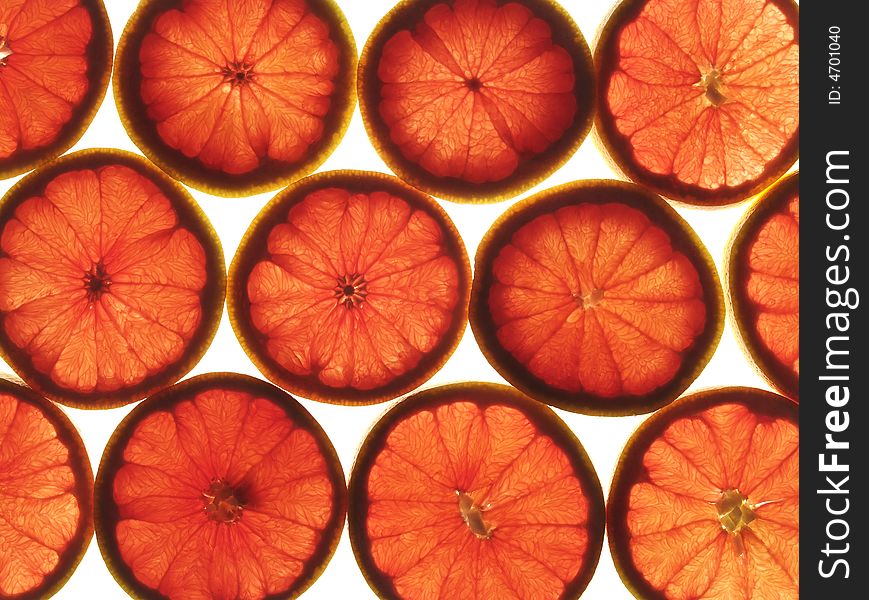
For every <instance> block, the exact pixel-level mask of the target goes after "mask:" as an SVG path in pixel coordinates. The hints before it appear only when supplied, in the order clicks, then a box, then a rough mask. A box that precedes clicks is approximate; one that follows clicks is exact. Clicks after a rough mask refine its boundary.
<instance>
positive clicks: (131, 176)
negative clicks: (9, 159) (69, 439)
mask: <svg viewBox="0 0 869 600" xmlns="http://www.w3.org/2000/svg"><path fill="white" fill-rule="evenodd" d="M225 279H226V277H225V270H224V262H223V251H222V250H221V247H220V242H219V241H218V239H217V234H216V233H215V232H214V230H213V229H212V228H211V224H210V223H209V222H208V219H207V218H206V217H205V214H204V213H203V212H202V211H201V210H200V209H199V207H198V206H197V204H196V203H195V202H194V201H193V199H192V198H191V197H190V195H189V194H188V193H187V192H186V191H185V190H184V188H182V187H181V186H180V185H178V184H177V183H175V182H174V181H172V180H171V179H169V178H168V177H166V176H165V175H163V174H162V173H161V172H160V171H159V170H157V169H155V168H154V167H153V166H152V165H151V164H150V163H148V162H147V161H146V160H144V159H143V158H140V157H138V156H136V155H134V154H130V153H127V152H121V151H119V150H103V149H100V150H85V151H82V152H76V153H74V154H70V155H68V156H64V157H62V158H60V159H58V160H56V161H55V162H53V163H52V164H51V165H49V166H46V167H43V168H42V169H39V170H38V171H35V172H34V173H32V174H30V175H28V176H27V177H25V178H24V179H22V180H21V181H20V182H19V183H18V184H16V185H15V186H14V187H13V188H12V189H11V190H9V192H8V193H7V194H6V196H5V197H4V198H3V202H2V204H0V354H2V355H3V358H4V359H5V360H6V362H7V363H9V365H10V366H11V367H12V368H13V369H15V371H16V372H17V373H18V374H19V375H20V376H21V378H22V379H24V380H25V381H26V382H27V383H28V384H29V385H30V386H31V387H33V388H34V389H36V390H37V391H39V392H40V393H42V394H44V395H46V396H48V397H49V398H51V399H52V400H57V401H58V402H62V403H64V404H67V405H69V406H75V407H77V408H106V407H111V406H118V405H121V404H125V403H127V402H132V401H134V400H139V399H141V398H142V397H144V396H146V395H148V394H150V393H151V392H153V391H155V390H157V389H159V388H162V387H164V386H166V385H168V384H171V383H173V382H174V381H176V380H178V379H179V378H180V377H181V376H182V375H184V374H185V373H187V371H189V370H190V368H192V367H193V365H194V364H195V363H196V362H197V361H198V360H199V359H200V358H201V357H202V355H203V354H204V353H205V350H206V348H207V347H208V345H209V344H210V343H211V339H212V338H213V337H214V333H215V331H216V329H217V325H218V323H219V321H220V317H221V313H222V311H223V298H224V294H225Z"/></svg>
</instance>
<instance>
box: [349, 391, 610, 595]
mask: <svg viewBox="0 0 869 600" xmlns="http://www.w3.org/2000/svg"><path fill="white" fill-rule="evenodd" d="M603 520H604V506H603V494H602V492H601V488H600V483H599V482H598V479H597V475H596V474H595V472H594V468H593V467H592V465H591V463H590V462H589V460H588V457H587V456H586V454H585V451H584V450H583V448H582V445H581V444H580V443H579V441H578V440H577V439H576V437H575V436H574V435H573V433H572V432H571V431H570V430H569V429H568V428H567V426H566V425H565V424H564V423H563V422H562V421H561V420H560V419H559V418H558V417H557V416H556V415H555V413H553V412H552V410H550V409H549V408H547V407H546V406H544V405H542V404H539V403H536V402H534V401H532V400H530V399H529V398H527V397H525V396H523V395H522V394H520V393H518V392H517V391H516V390H514V389H512V388H509V387H506V386H499V385H492V384H481V383H465V384H457V385H452V386H445V387H439V388H433V389H431V390H426V391H424V392H421V393H419V394H416V395H414V396H411V397H410V398H408V399H406V400H404V401H402V402H400V403H399V404H398V405H397V406H395V407H394V408H393V409H392V410H390V411H389V412H388V413H387V414H386V415H385V416H384V417H383V418H382V419H381V420H380V421H379V422H378V423H377V424H376V425H375V426H374V429H373V430H372V432H371V433H370V434H369V436H368V437H367V439H366V440H365V442H364V444H363V445H362V448H361V450H360V451H359V455H358V457H357V458H356V463H355V464H354V466H353V474H352V476H351V478H350V513H349V524H350V541H351V542H352V544H353V551H354V553H355V554H356V560H357V561H358V562H359V565H360V567H361V568H362V571H363V573H364V575H365V577H366V579H367V580H368V583H369V584H370V585H371V587H372V588H373V589H374V591H375V592H376V593H377V594H378V596H379V597H381V598H390V599H399V598H402V599H408V600H409V599H417V598H456V599H461V600H490V599H492V598H499V599H500V598H504V599H511V600H519V599H525V598H535V599H539V600H545V599H557V598H564V599H568V598H570V599H575V598H578V597H579V595H580V594H581V593H582V591H583V590H584V589H585V587H586V585H587V584H588V582H589V580H590V579H591V576H592V573H593V572H594V569H595V567H596V566H597V560H598V557H599V554H600V549H601V544H602V542H603V529H604V528H603Z"/></svg>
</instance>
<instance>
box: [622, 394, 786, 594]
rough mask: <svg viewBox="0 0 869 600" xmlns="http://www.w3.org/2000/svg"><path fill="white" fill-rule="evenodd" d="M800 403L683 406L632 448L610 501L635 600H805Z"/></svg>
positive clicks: (761, 398) (703, 399)
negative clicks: (801, 544) (801, 592)
mask: <svg viewBox="0 0 869 600" xmlns="http://www.w3.org/2000/svg"><path fill="white" fill-rule="evenodd" d="M799 507H800V500H799V429H798V425H797V406H796V405H795V404H794V403H793V402H790V401H788V400H787V399H785V398H782V397H781V396H778V395H776V394H771V393H769V392H764V391H761V390H756V389H751V388H724V389H719V390H713V391H706V392H700V393H698V394H693V395H691V396H688V397H685V398H683V399H681V400H678V401H677V402H674V403H673V404H672V405H670V406H668V407H667V408H665V409H664V410H662V411H660V412H658V413H655V414H654V415H653V416H652V417H650V418H649V419H648V420H647V421H646V422H645V423H643V425H642V426H641V427H640V428H639V429H638V430H637V432H636V433H634V435H633V436H632V437H631V439H630V440H629V441H628V444H627V446H626V447H625V450H624V452H622V456H621V458H620V459H619V464H618V467H617V469H616V474H615V478H614V479H613V484H612V488H611V491H610V496H609V501H608V504H607V534H608V536H609V544H610V550H611V551H612V555H613V560H614V561H615V564H616V569H617V570H618V572H619V575H621V578H622V580H623V581H624V583H625V585H626V586H627V587H628V588H629V589H630V590H631V591H632V592H633V593H634V595H635V596H636V597H637V598H645V599H647V600H659V599H660V600H664V599H666V600H671V599H672V600H676V599H681V598H728V599H732V600H749V599H752V600H761V599H763V600H765V599H773V598H774V599H775V600H789V599H791V598H793V599H796V598H798V597H799V593H798V581H799V573H798V566H799V561H798V558H799V533H798V528H799V512H800V511H799Z"/></svg>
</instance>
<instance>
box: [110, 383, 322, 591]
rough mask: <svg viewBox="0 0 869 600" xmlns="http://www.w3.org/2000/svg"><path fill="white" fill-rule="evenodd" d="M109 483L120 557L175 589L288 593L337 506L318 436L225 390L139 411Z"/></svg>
mask: <svg viewBox="0 0 869 600" xmlns="http://www.w3.org/2000/svg"><path fill="white" fill-rule="evenodd" d="M111 485H112V491H113V497H114V501H115V503H116V504H117V506H118V511H119V520H118V522H117V523H116V525H115V527H114V530H113V534H114V536H115V538H116V540H117V543H118V547H119V549H120V554H121V557H122V559H123V560H124V562H125V563H126V564H127V565H129V566H130V568H131V569H132V571H133V574H134V575H135V577H136V578H137V579H138V580H139V581H140V582H141V583H142V584H144V585H145V586H148V587H149V588H153V589H155V590H157V591H158V592H160V593H161V594H164V595H165V596H167V597H169V598H173V599H176V598H192V597H197V598H198V597H203V598H204V597H211V598H251V599H259V598H263V597H265V596H267V595H271V594H282V593H285V592H286V591H287V590H289V589H290V588H291V587H292V586H293V585H294V583H295V582H296V581H297V579H298V578H299V576H300V575H301V574H302V573H303V571H304V569H305V568H306V567H307V562H308V561H309V560H310V559H311V558H312V556H313V555H314V553H315V552H316V551H317V548H318V545H319V543H320V540H321V537H322V535H323V531H324V529H325V528H326V526H327V524H328V523H329V520H330V517H331V514H332V511H333V510H334V507H333V501H332V498H333V493H334V490H333V485H332V483H331V480H330V478H329V471H328V465H327V463H326V458H325V457H324V456H323V454H322V452H321V450H320V448H319V446H318V445H317V441H316V439H315V437H314V436H313V435H312V434H311V433H310V432H308V431H307V430H305V429H302V428H300V427H299V426H298V424H297V423H296V422H295V421H294V420H293V419H292V418H290V417H289V416H287V414H286V412H284V410H283V409H281V408H280V407H279V406H277V405H276V404H274V403H273V402H271V401H270V400H267V399H264V398H261V397H257V396H255V395H252V394H248V393H244V392H239V391H229V390H222V389H209V390H207V391H204V392H201V393H199V394H197V395H195V396H194V397H191V398H189V399H184V400H182V401H181V402H179V403H177V404H175V405H174V406H172V407H170V408H169V409H167V410H160V411H157V412H153V413H151V414H149V415H148V416H146V417H145V418H143V419H142V420H141V422H140V423H139V424H138V425H137V426H136V428H135V430H134V431H133V433H132V436H131V437H130V439H129V441H127V442H126V444H125V445H124V447H123V461H122V464H121V466H120V468H119V469H118V470H117V471H116V473H115V475H114V479H113V480H112V483H111ZM207 496H211V498H210V499H209V498H207ZM242 506H243V510H242Z"/></svg>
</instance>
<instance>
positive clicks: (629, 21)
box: [595, 0, 799, 206]
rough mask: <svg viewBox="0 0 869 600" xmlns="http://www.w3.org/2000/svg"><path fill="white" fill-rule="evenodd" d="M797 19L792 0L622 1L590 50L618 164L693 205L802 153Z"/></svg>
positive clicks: (748, 191)
mask: <svg viewBox="0 0 869 600" xmlns="http://www.w3.org/2000/svg"><path fill="white" fill-rule="evenodd" d="M798 26H799V9H798V7H797V5H796V3H794V2H793V0H718V1H716V2H712V1H711V0H623V1H622V2H621V4H619V6H618V7H617V8H616V9H615V11H614V12H613V14H612V15H611V16H610V18H609V20H608V21H607V23H606V25H604V27H603V29H602V31H601V33H600V36H599V40H598V43H597V46H596V51H595V62H596V64H597V67H598V69H599V74H600V79H599V82H600V84H599V88H598V95H599V97H598V107H599V109H598V116H597V128H596V131H598V133H599V134H600V137H601V140H602V142H603V144H604V146H606V149H607V150H608V152H609V155H610V157H611V158H612V159H613V160H614V161H615V163H616V166H617V167H618V168H619V169H620V170H621V171H622V172H624V173H625V174H626V175H627V176H629V177H630V178H631V179H633V180H634V181H636V182H637V183H641V184H643V185H645V186H647V187H650V188H652V189H653V190H655V191H657V192H658V193H660V194H662V195H663V196H666V197H668V198H673V199H674V200H681V201H684V202H690V203H692V204H698V205H709V206H711V205H720V204H727V203H730V202H736V201H739V200H743V199H744V198H748V197H749V196H752V195H754V194H756V193H758V192H760V191H761V190H763V189H764V188H766V187H767V186H768V185H770V184H771V183H773V182H774V181H775V180H776V179H778V178H779V177H780V176H781V175H782V174H783V173H784V172H785V171H786V170H787V169H788V168H789V167H790V166H791V164H793V162H794V161H795V160H796V159H797V156H798V153H799V31H798Z"/></svg>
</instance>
